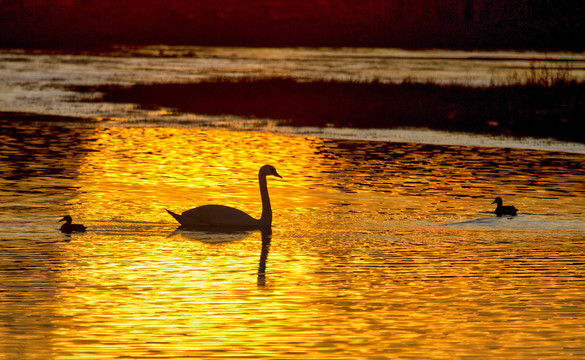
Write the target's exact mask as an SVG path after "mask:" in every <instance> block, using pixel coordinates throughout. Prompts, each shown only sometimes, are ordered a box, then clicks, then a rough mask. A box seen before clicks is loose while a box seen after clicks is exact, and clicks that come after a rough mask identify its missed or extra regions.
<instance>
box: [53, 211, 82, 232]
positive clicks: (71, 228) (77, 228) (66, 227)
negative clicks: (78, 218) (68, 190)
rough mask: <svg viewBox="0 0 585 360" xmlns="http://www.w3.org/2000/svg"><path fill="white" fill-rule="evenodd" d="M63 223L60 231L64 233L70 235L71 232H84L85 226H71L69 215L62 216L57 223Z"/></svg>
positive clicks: (71, 220)
mask: <svg viewBox="0 0 585 360" xmlns="http://www.w3.org/2000/svg"><path fill="white" fill-rule="evenodd" d="M61 221H65V224H63V225H61V231H62V232H64V233H68V234H71V233H72V232H84V231H85V226H84V225H81V224H72V222H73V219H72V218H71V216H69V215H65V216H63V219H61V220H59V222H61Z"/></svg>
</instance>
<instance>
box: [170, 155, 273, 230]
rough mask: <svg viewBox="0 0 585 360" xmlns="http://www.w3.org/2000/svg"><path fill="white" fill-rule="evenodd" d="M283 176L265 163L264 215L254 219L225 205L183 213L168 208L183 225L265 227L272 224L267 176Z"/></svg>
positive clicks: (262, 183) (261, 174) (261, 173)
mask: <svg viewBox="0 0 585 360" xmlns="http://www.w3.org/2000/svg"><path fill="white" fill-rule="evenodd" d="M268 175H271V176H276V177H279V178H282V176H280V175H279V174H278V173H277V172H276V169H275V168H274V166H271V165H264V166H262V167H261V168H260V171H258V183H259V184H260V197H261V199H262V216H261V217H260V219H254V218H253V217H251V216H250V215H248V214H246V213H245V212H243V211H241V210H238V209H235V208H233V207H229V206H225V205H203V206H199V207H196V208H194V209H191V210H187V211H185V212H184V213H182V214H181V215H179V214H175V213H174V212H172V211H170V210H167V212H168V213H169V214H171V215H172V216H173V217H174V218H175V219H176V220H177V221H178V222H179V223H180V224H181V225H183V226H185V227H225V228H227V227H229V228H255V229H259V228H264V227H270V226H271V225H272V208H271V206H270V197H269V196H268V188H267V186H266V176H268Z"/></svg>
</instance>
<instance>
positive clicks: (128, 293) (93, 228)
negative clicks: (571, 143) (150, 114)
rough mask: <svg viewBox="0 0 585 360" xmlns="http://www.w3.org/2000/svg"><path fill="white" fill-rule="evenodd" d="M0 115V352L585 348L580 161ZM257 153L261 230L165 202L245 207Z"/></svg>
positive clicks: (402, 354)
mask: <svg viewBox="0 0 585 360" xmlns="http://www.w3.org/2000/svg"><path fill="white" fill-rule="evenodd" d="M0 125H1V126H0V129H1V132H0V155H1V157H0V166H1V168H0V171H1V174H2V175H1V179H0V189H1V193H2V195H1V197H0V203H1V206H0V234H1V235H0V254H1V255H0V358H2V359H130V358H139V359H151V358H152V359H159V358H160V359H184V358H192V359H208V358H217V357H220V358H239V359H241V358H249V359H298V358H303V359H429V358H433V359H464V358H466V359H468V358H473V359H583V358H585V345H584V344H585V322H584V321H583V313H584V311H585V281H584V278H583V274H584V271H585V202H584V201H583V200H584V199H585V155H583V154H579V153H563V152H551V151H548V152H547V151H536V150H522V149H502V148H490V147H482V148H477V147H467V146H442V145H421V144H413V143H391V142H371V141H370V142H368V141H354V140H325V139H320V138H313V137H299V136H287V135H278V134H270V133H264V132H251V131H248V132H237V131H235V132H234V131H227V130H213V129H196V128H173V127H164V128H157V127H104V126H100V125H96V126H94V125H87V124H74V123H71V124H57V123H44V124H41V123H18V122H16V123H15V122H10V123H0ZM263 164H272V165H274V166H275V167H276V168H277V169H278V171H279V173H280V174H281V175H282V176H283V179H276V178H270V179H269V184H268V186H269V190H270V195H271V199H272V205H273V209H274V223H273V229H272V234H269V233H264V234H262V233H260V232H240V233H225V234H217V233H205V232H196V231H185V230H177V225H178V224H176V223H175V222H174V220H173V219H172V218H171V217H170V216H169V215H168V214H166V212H165V210H164V209H165V208H168V209H172V210H175V211H178V212H181V211H183V210H186V209H189V208H191V207H194V206H196V205H202V204H205V203H219V204H225V205H232V206H237V207H238V208H240V209H243V210H246V211H248V212H249V213H251V214H252V215H254V216H259V214H260V200H259V194H258V188H257V187H258V185H257V171H258V168H259V167H260V166H261V165H263ZM496 196H501V197H503V198H504V202H505V203H509V204H513V205H515V206H516V207H517V208H519V209H520V213H519V215H518V216H517V217H501V218H498V217H496V216H495V215H494V214H493V213H491V211H493V210H494V205H491V202H492V201H493V199H494V198H495V197H496ZM65 214H71V215H72V216H73V218H74V220H75V222H79V223H83V224H85V225H86V226H88V231H87V232H86V233H83V234H72V235H67V234H62V233H61V232H59V230H58V228H59V223H58V222H57V220H58V219H60V218H61V217H62V216H63V215H65Z"/></svg>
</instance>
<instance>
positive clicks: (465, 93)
mask: <svg viewBox="0 0 585 360" xmlns="http://www.w3.org/2000/svg"><path fill="white" fill-rule="evenodd" d="M74 90H76V91H79V92H96V91H97V92H99V93H100V94H101V96H99V97H98V98H97V99H94V100H92V101H104V102H112V103H135V104H138V105H139V106H140V107H142V108H149V109H155V108H160V107H165V108H172V109H175V110H176V111H177V112H184V113H195V114H206V115H237V116H243V117H252V118H270V119H280V120H283V121H282V124H286V125H292V126H320V127H322V126H336V127H356V128H397V127H421V128H430V129H435V130H447V131H464V132H473V133H484V134H497V135H502V134H504V135H510V136H533V137H552V138H556V139H559V140H569V141H579V142H585V135H583V132H582V131H581V129H582V128H584V127H585V126H584V125H585V84H581V83H575V82H568V83H565V82H563V83H559V84H553V85H549V86H542V85H536V84H529V85H506V86H490V87H479V88H478V87H469V86H463V85H440V84H434V83H429V84H420V83H408V82H405V83H402V84H383V83H379V82H371V83H357V82H339V81H319V82H299V81H296V80H292V79H245V80H240V81H228V80H218V81H210V82H201V83H191V84H147V85H134V86H131V87H120V86H99V87H76V88H74Z"/></svg>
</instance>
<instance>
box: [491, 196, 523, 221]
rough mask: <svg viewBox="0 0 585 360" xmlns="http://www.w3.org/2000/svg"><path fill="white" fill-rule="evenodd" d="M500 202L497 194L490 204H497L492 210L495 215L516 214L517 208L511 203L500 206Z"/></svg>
mask: <svg viewBox="0 0 585 360" xmlns="http://www.w3.org/2000/svg"><path fill="white" fill-rule="evenodd" d="M502 203H503V201H502V198H501V197H499V196H498V197H497V198H496V199H495V200H494V202H493V203H492V204H497V205H498V206H497V207H496V210H495V211H494V212H495V213H496V215H498V216H502V215H511V216H516V213H517V212H518V209H516V208H515V207H514V206H512V205H508V206H502Z"/></svg>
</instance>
